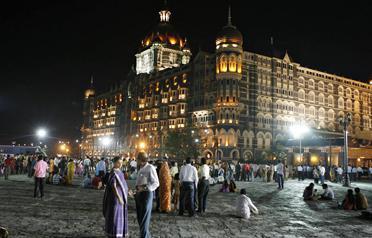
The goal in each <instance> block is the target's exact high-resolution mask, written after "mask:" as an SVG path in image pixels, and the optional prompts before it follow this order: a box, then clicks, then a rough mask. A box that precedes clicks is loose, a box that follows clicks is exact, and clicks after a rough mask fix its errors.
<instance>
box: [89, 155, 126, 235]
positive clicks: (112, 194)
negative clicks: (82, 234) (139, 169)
mask: <svg viewBox="0 0 372 238" xmlns="http://www.w3.org/2000/svg"><path fill="white" fill-rule="evenodd" d="M122 165H123V160H122V159H121V158H120V157H115V158H114V159H113V169H112V171H111V172H110V175H109V177H108V181H107V186H106V189H105V194H104V196H103V216H104V217H105V234H106V236H107V237H117V238H121V237H128V235H129V233H128V185H127V182H126V181H125V178H124V174H123V173H122V172H121V167H122ZM88 176H89V173H88Z"/></svg>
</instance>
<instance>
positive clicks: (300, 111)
mask: <svg viewBox="0 0 372 238" xmlns="http://www.w3.org/2000/svg"><path fill="white" fill-rule="evenodd" d="M298 113H299V114H302V115H304V114H305V105H304V104H300V105H298Z"/></svg>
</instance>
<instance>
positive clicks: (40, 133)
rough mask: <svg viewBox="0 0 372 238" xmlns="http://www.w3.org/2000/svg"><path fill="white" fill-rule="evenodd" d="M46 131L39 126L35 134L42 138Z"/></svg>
mask: <svg viewBox="0 0 372 238" xmlns="http://www.w3.org/2000/svg"><path fill="white" fill-rule="evenodd" d="M47 134H48V133H47V131H46V130H45V129H44V128H39V129H37V131H36V136H37V137H38V138H40V139H43V138H45V137H46V136H47Z"/></svg>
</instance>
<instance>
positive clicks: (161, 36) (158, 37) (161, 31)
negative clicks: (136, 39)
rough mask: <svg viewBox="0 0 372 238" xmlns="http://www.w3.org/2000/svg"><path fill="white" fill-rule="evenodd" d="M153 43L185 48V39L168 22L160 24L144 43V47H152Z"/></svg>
mask: <svg viewBox="0 0 372 238" xmlns="http://www.w3.org/2000/svg"><path fill="white" fill-rule="evenodd" d="M153 43H162V44H168V45H171V46H176V47H179V48H181V49H182V48H183V47H184V46H185V39H184V38H182V37H181V36H180V35H179V34H178V33H177V32H176V30H175V29H174V27H173V26H172V25H171V24H169V23H167V22H160V23H159V24H158V25H157V26H156V27H155V28H154V29H153V30H152V31H151V32H150V33H149V34H147V36H146V37H145V38H144V40H143V41H142V47H144V48H145V47H147V46H150V45H151V44H153Z"/></svg>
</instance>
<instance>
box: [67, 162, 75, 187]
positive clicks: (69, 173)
mask: <svg viewBox="0 0 372 238" xmlns="http://www.w3.org/2000/svg"><path fill="white" fill-rule="evenodd" d="M74 174H75V163H74V161H73V160H72V159H70V160H69V161H68V164H67V180H66V184H67V185H72V179H73V178H74Z"/></svg>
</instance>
